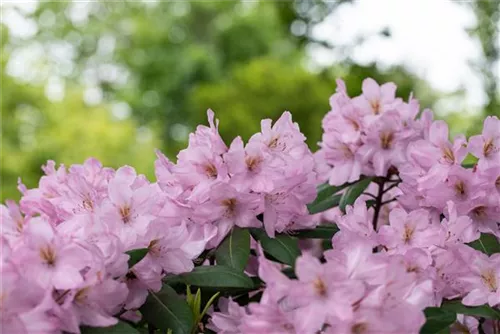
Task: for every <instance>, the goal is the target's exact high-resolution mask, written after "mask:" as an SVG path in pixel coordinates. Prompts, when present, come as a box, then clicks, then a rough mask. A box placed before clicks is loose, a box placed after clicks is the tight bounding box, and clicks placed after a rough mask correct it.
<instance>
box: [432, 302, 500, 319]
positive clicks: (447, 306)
mask: <svg viewBox="0 0 500 334" xmlns="http://www.w3.org/2000/svg"><path fill="white" fill-rule="evenodd" d="M441 308H442V309H443V310H446V311H451V312H455V313H459V314H466V315H473V316H477V317H482V318H488V319H500V311H499V310H495V309H494V308H492V307H490V306H489V305H487V304H485V305H481V306H465V305H463V304H462V302H461V301H460V300H447V301H444V302H443V304H442V305H441Z"/></svg>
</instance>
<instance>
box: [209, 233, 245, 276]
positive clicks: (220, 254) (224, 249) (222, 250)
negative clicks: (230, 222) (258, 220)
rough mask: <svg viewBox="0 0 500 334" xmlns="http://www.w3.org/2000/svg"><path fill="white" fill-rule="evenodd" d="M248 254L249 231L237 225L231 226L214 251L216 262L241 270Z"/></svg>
mask: <svg viewBox="0 0 500 334" xmlns="http://www.w3.org/2000/svg"><path fill="white" fill-rule="evenodd" d="M249 256H250V232H248V230H247V229H242V228H239V227H237V226H235V227H233V229H232V230H231V232H230V233H229V234H228V235H227V237H226V238H225V239H224V241H223V242H222V243H221V244H220V245H219V247H218V248H217V251H216V252H215V259H216V260H217V264H221V265H225V266H228V267H232V268H234V269H236V270H239V271H243V270H244V269H245V267H246V266H247V263H248V258H249Z"/></svg>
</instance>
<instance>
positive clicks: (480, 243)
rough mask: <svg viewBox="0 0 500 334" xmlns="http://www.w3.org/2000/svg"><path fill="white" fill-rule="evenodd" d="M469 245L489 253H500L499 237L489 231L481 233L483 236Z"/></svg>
mask: <svg viewBox="0 0 500 334" xmlns="http://www.w3.org/2000/svg"><path fill="white" fill-rule="evenodd" d="M469 246H471V247H472V248H474V249H476V250H478V251H480V252H483V253H485V254H487V255H491V254H494V253H500V243H499V242H498V239H497V237H495V236H494V235H493V234H489V233H481V237H480V238H479V239H478V240H476V241H473V242H471V243H469Z"/></svg>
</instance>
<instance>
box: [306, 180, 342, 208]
mask: <svg viewBox="0 0 500 334" xmlns="http://www.w3.org/2000/svg"><path fill="white" fill-rule="evenodd" d="M351 184H352V183H345V184H343V185H341V186H331V185H330V184H328V182H326V183H323V184H321V185H319V186H318V188H317V195H316V198H315V199H314V201H312V202H311V203H309V205H307V208H308V209H309V213H310V214H315V213H319V212H323V211H325V210H328V209H330V208H332V207H334V206H336V205H338V204H339V202H338V201H340V197H341V195H338V196H333V195H335V194H336V193H338V192H339V191H341V190H342V189H344V188H347V187H348V186H349V185H351Z"/></svg>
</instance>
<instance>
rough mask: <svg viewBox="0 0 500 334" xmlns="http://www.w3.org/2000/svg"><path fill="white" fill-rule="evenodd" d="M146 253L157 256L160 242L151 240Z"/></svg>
mask: <svg viewBox="0 0 500 334" xmlns="http://www.w3.org/2000/svg"><path fill="white" fill-rule="evenodd" d="M148 249H149V250H148V252H149V253H153V254H157V253H159V252H160V240H158V239H153V240H151V242H150V243H149V245H148Z"/></svg>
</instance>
